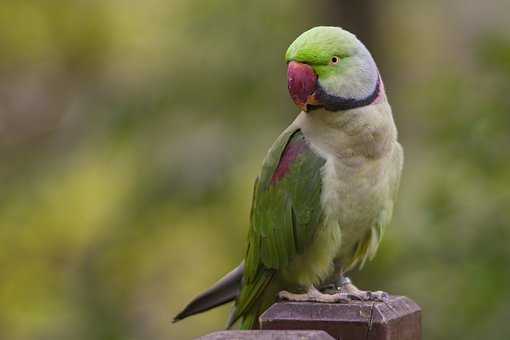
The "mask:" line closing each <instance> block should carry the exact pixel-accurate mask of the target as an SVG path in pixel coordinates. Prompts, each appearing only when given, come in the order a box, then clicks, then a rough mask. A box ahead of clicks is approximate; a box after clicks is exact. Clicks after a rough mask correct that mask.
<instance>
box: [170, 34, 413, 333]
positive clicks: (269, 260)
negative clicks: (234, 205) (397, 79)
mask: <svg viewBox="0 0 510 340" xmlns="http://www.w3.org/2000/svg"><path fill="white" fill-rule="evenodd" d="M285 61H286V63H287V82H288V90H289V94H290V97H291V98H292V100H293V102H294V103H295V105H296V106H297V108H298V109H299V113H298V115H297V117H296V118H295V120H294V121H293V122H292V123H291V124H290V125H289V126H288V127H287V128H286V129H285V130H284V131H283V132H282V133H281V135H280V136H279V137H278V138H277V139H276V141H275V142H274V144H273V145H272V146H271V147H270V149H269V151H268V152H267V154H266V156H265V158H264V161H263V165H262V169H261V171H260V174H259V176H258V177H257V178H256V180H255V185H254V190H253V201H252V206H251V212H250V217H249V230H248V242H247V243H248V244H247V249H246V253H245V257H244V259H243V260H242V262H241V264H240V265H239V266H238V267H237V268H235V269H234V270H232V271H231V272H230V273H228V274H227V275H225V276H224V277H223V278H222V279H220V280H219V281H218V282H217V283H216V284H215V285H214V286H213V287H212V288H210V289H209V290H207V291H206V292H204V293H202V294H201V295H199V296H198V297H196V298H195V299H194V300H193V301H192V302H191V303H190V304H188V306H186V308H185V309H184V310H183V311H182V312H181V313H179V314H178V315H177V316H176V317H175V318H174V322H175V321H179V320H181V319H183V318H185V317H188V316H190V315H194V314H197V313H200V312H204V311H206V310H209V309H211V308H213V307H216V306H219V305H222V304H225V303H227V302H231V301H234V305H233V308H232V311H231V314H230V318H229V320H228V324H227V328H231V327H232V326H233V325H234V324H236V323H237V322H239V324H240V329H257V328H259V321H258V319H259V316H260V315H261V314H262V313H263V312H264V311H265V310H267V309H268V308H269V307H270V306H271V305H272V304H273V303H275V302H276V301H278V300H281V299H283V300H289V301H310V302H319V303H320V302H323V303H349V302H350V301H353V300H363V301H364V300H366V301H386V299H387V298H388V296H389V295H388V294H387V293H385V292H382V291H374V292H371V291H364V290H361V289H359V288H357V287H356V286H355V285H354V284H353V283H352V281H351V280H350V279H349V277H348V276H347V275H346V274H347V273H348V272H349V271H351V270H353V269H357V268H358V269H361V268H362V267H363V265H364V264H365V262H366V261H367V260H371V259H372V258H373V257H374V255H375V254H376V252H377V249H378V246H379V243H380V242H381V239H382V237H383V234H384V230H385V228H386V227H387V226H388V224H389V223H390V221H391V218H392V215H393V210H394V205H395V202H396V196H397V192H398V188H399V182H400V176H401V172H402V168H403V148H402V146H401V145H400V144H399V142H398V139H397V129H396V126H395V122H394V119H393V114H392V110H391V107H390V105H389V103H388V99H387V96H386V91H385V88H384V84H383V81H382V78H381V75H380V72H379V70H378V68H377V65H376V63H375V61H374V59H373V57H372V56H371V54H370V52H369V51H368V49H367V48H366V47H365V45H364V44H363V43H362V42H361V41H360V40H359V39H358V38H357V37H356V36H355V35H354V34H352V33H350V32H348V31H347V30H344V29H342V28H340V27H334V26H318V27H314V28H311V29H309V30H307V31H305V32H304V33H302V34H301V35H299V36H298V37H297V38H296V40H294V41H293V42H292V43H291V45H290V46H289V48H288V49H287V51H286V53H285ZM327 287H330V288H327ZM331 287H333V288H332V289H331Z"/></svg>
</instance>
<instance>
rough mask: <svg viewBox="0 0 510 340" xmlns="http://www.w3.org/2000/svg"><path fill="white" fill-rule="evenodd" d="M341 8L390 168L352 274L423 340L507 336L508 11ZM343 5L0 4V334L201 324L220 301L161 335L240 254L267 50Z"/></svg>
mask: <svg viewBox="0 0 510 340" xmlns="http://www.w3.org/2000/svg"><path fill="white" fill-rule="evenodd" d="M362 3H363V4H364V5H363V6H368V7H369V8H370V11H366V13H372V15H371V16H370V17H369V18H367V19H366V20H370V24H368V23H365V22H363V21H362V20H363V15H359V16H356V18H359V19H356V20H357V21H355V20H354V21H353V20H351V21H349V24H348V28H354V29H355V30H356V31H358V30H359V31H360V32H359V33H360V36H363V37H364V38H366V40H367V41H369V42H370V44H371V46H369V48H371V50H372V51H373V52H374V55H375V56H376V59H377V61H378V63H379V65H380V68H381V72H382V75H383V77H384V79H385V84H386V87H387V90H388V93H389V97H390V100H391V103H392V105H393V108H394V111H395V116H396V121H397V125H398V127H399V130H400V135H401V138H400V139H401V141H402V144H403V145H404V148H405V151H406V164H405V170H404V177H403V181H402V185H401V195H400V200H399V204H398V206H397V211H396V216H395V221H394V223H393V225H392V226H391V228H389V229H388V231H387V233H386V235H385V239H384V242H383V244H382V247H381V249H380V252H379V255H378V256H377V257H376V259H375V260H374V262H372V263H370V264H369V265H368V266H366V268H365V270H364V271H363V272H361V273H355V274H354V278H355V280H356V282H357V283H358V284H359V286H361V287H363V288H371V289H384V290H387V291H390V292H393V293H398V294H405V295H408V296H410V297H412V298H413V299H415V300H416V301H417V302H418V303H419V304H420V305H421V306H422V307H423V310H424V317H423V323H424V328H425V338H426V339H452V338H454V337H460V338H462V339H482V338H483V339H504V338H508V337H509V336H510V325H509V324H508V323H507V322H505V321H506V320H507V319H508V317H509V316H510V314H509V310H510V293H509V292H508V289H507V287H509V286H510V271H509V268H510V248H509V247H508V242H509V240H510V229H509V220H510V211H509V205H510V190H509V186H510V158H509V157H508V156H507V155H508V148H509V147H510V133H509V132H510V99H509V98H510V97H509V96H508V93H509V92H510V35H509V33H508V30H507V29H505V23H506V22H507V21H506V20H507V18H505V13H508V10H507V8H506V7H508V5H507V2H506V1H493V2H491V5H490V6H489V5H487V4H481V3H480V4H477V3H476V2H475V1H472V0H470V1H459V0H457V1H449V2H447V3H446V2H440V1H431V2H421V1H403V0H391V1H387V2H384V6H383V5H382V3H381V2H376V1H363V2H362ZM350 4H351V2H350V1H339V2H335V1H325V0H324V1H319V2H305V1H298V2H294V1H290V0H285V1H278V2H274V1H269V0H261V1H257V2H249V3H246V2H231V1H225V0H212V1H207V2H206V1H184V0H173V1H170V2H168V1H163V0H149V1H145V2H132V1H127V2H126V1H119V0H107V1H72V2H67V1H51V2H39V1H24V2H21V1H4V2H2V4H1V5H0V151H1V153H0V161H1V162H2V164H1V166H0V178H1V183H2V192H3V195H2V196H1V197H0V245H1V248H2V250H1V252H0V265H1V278H2V279H1V280H0V306H2V308H0V338H2V339H4V338H5V339H21V340H23V339H46V338H48V339H56V338H65V339H68V338H72V339H186V338H191V337H192V336H197V335H201V334H204V333H206V332H210V331H212V330H215V329H220V328H222V327H223V326H224V323H225V319H226V315H227V312H228V307H223V308H220V309H219V310H216V311H212V312H210V313H207V314H204V315H201V316H198V317H195V318H192V319H189V320H186V321H184V322H182V323H179V324H175V325H171V324H170V320H171V317H172V316H173V315H174V314H175V313H176V312H177V311H178V310H179V309H180V308H181V307H182V306H183V305H184V304H185V303H186V302H187V301H188V300H189V299H190V298H191V297H193V295H194V294H196V293H197V292H199V291H201V290H203V289H205V288H207V287H208V286H209V285H210V284H211V283H212V282H214V281H215V280H216V279H217V278H218V277H219V276H221V275H222V274H224V273H225V272H227V271H228V270H230V269H231V268H232V267H233V266H235V265H236V264H237V263H238V261H239V260H240V258H241V257H242V256H243V253H244V247H245V244H244V241H245V238H246V231H247V221H248V212H249V207H250V200H251V189H252V184H253V179H254V178H255V176H256V174H257V172H258V169H259V166H260V163H261V160H262V158H263V156H264V153H265V151H266V150H267V148H268V147H269V145H270V144H271V142H272V141H273V140H274V138H275V137H276V136H277V135H278V133H279V131H281V130H282V129H283V128H285V126H286V125H287V124H288V123H289V122H290V121H291V120H292V119H293V117H294V115H295V114H296V109H295V108H294V107H293V106H292V104H291V102H290V100H289V98H288V95H287V93H286V79H285V65H284V62H283V54H284V51H285V49H286V47H287V45H288V44H289V43H290V42H291V41H292V40H293V39H294V38H295V37H296V36H297V34H299V33H300V32H302V31H303V30H305V29H307V28H309V27H311V26H314V25H319V24H336V25H343V22H342V20H341V18H342V15H343V17H344V18H346V17H347V18H348V17H349V15H347V16H346V13H347V14H348V13H349V8H350V7H349V5H350ZM368 7H367V8H368ZM331 8H334V9H335V11H341V10H343V11H345V12H342V13H339V15H338V16H337V15H335V12H334V11H331V10H329V9H331ZM353 10H354V7H353ZM358 10H359V8H358ZM361 13H365V12H363V11H361ZM340 14H342V15H340ZM350 25H351V26H352V27H351V26H350ZM355 33H356V32H355Z"/></svg>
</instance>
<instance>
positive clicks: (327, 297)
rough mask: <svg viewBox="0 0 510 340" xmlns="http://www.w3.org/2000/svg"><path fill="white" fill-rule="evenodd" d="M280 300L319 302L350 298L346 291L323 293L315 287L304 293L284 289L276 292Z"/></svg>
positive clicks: (341, 300)
mask: <svg viewBox="0 0 510 340" xmlns="http://www.w3.org/2000/svg"><path fill="white" fill-rule="evenodd" d="M278 297H279V298H280V300H285V301H294V302H320V303H348V302H350V301H351V300H350V299H349V296H348V294H347V293H335V294H324V293H321V292H320V291H318V290H317V289H316V288H315V287H312V288H310V289H309V290H308V291H307V292H306V293H304V294H296V293H291V292H287V291H285V290H283V291H281V292H280V293H278Z"/></svg>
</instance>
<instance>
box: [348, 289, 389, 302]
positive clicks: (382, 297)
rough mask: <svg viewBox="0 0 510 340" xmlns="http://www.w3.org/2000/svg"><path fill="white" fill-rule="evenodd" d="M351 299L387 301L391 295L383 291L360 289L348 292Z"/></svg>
mask: <svg viewBox="0 0 510 340" xmlns="http://www.w3.org/2000/svg"><path fill="white" fill-rule="evenodd" d="M346 294H347V296H348V297H349V298H350V299H351V300H357V301H376V302H387V301H388V299H389V297H390V295H389V294H388V293H386V292H383V291H380V290H378V291H375V292H371V291H360V292H356V293H346Z"/></svg>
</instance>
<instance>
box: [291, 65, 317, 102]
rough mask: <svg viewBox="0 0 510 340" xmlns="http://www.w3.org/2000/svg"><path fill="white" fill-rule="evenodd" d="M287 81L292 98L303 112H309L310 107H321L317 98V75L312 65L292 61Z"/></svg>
mask: <svg viewBox="0 0 510 340" xmlns="http://www.w3.org/2000/svg"><path fill="white" fill-rule="evenodd" d="M287 81H288V88H289V93H290V96H291V97H292V100H293V101H294V103H296V105H297V106H298V107H299V108H300V109H301V110H303V111H305V112H306V111H308V109H309V108H308V105H319V104H320V103H319V102H318V100H317V98H315V96H314V94H315V90H316V89H317V75H316V74H315V72H314V71H313V68H312V67H311V66H310V65H307V64H302V63H298V62H296V61H291V62H290V63H289V66H288V68H287Z"/></svg>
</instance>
